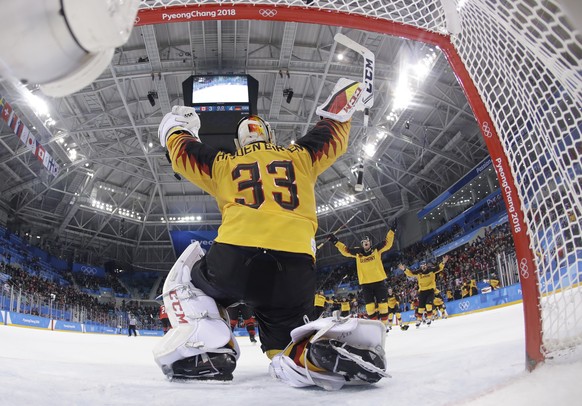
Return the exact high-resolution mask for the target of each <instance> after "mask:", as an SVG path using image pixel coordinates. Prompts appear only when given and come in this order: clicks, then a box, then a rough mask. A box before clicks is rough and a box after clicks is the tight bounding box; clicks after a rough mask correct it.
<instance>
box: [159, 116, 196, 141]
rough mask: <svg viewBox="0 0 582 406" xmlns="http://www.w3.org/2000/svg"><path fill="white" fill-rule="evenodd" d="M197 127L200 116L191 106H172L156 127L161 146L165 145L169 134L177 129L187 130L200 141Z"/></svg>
mask: <svg viewBox="0 0 582 406" xmlns="http://www.w3.org/2000/svg"><path fill="white" fill-rule="evenodd" d="M199 129H200V118H199V117H198V114H196V111H195V110H194V109H193V108H192V107H186V106H174V107H172V111H171V112H170V113H167V114H166V115H165V116H164V118H163V119H162V121H161V123H160V125H159V127H158V137H159V138H160V144H161V145H162V147H165V146H166V141H167V140H168V137H169V136H170V134H172V133H173V132H176V131H179V130H187V131H188V132H189V133H190V134H191V135H192V136H193V137H194V138H196V139H197V140H198V142H200V138H199V137H198V130H199Z"/></svg>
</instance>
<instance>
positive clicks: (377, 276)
mask: <svg viewBox="0 0 582 406" xmlns="http://www.w3.org/2000/svg"><path fill="white" fill-rule="evenodd" d="M391 228H394V227H391ZM329 238H330V240H331V242H333V243H334V245H335V246H336V248H337V249H338V250H339V252H340V254H342V255H343V256H344V257H348V258H356V271H357V272H358V282H359V284H360V286H361V287H362V292H363V295H364V301H365V302H366V313H367V315H368V318H369V319H372V320H378V319H380V320H381V321H382V323H384V325H387V324H388V298H387V287H386V271H385V270H384V265H383V264H382V253H383V252H386V251H388V250H389V249H390V248H392V243H393V242H394V231H393V230H392V229H390V230H388V233H387V234H386V238H385V239H384V240H383V241H380V242H379V243H378V244H376V245H375V246H372V242H371V241H370V238H369V237H368V236H366V237H364V238H363V239H362V245H361V247H356V248H348V247H347V246H346V245H345V244H344V243H342V242H341V241H340V240H338V238H337V237H336V236H335V234H331V235H330V236H329Z"/></svg>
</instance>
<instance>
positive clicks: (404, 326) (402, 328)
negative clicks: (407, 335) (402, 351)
mask: <svg viewBox="0 0 582 406" xmlns="http://www.w3.org/2000/svg"><path fill="white" fill-rule="evenodd" d="M409 327H410V326H409V325H408V324H401V325H400V330H402V331H406V330H408V328H409Z"/></svg>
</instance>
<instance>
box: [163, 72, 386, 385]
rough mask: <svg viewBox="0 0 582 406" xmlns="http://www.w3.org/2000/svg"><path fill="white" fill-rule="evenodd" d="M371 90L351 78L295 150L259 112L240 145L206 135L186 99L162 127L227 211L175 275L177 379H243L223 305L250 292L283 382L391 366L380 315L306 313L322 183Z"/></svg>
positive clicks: (313, 381) (376, 373)
mask: <svg viewBox="0 0 582 406" xmlns="http://www.w3.org/2000/svg"><path fill="white" fill-rule="evenodd" d="M362 88H363V86H362V84H361V83H359V82H356V81H353V80H349V79H344V78H342V79H340V80H339V81H338V83H337V84H336V85H335V87H334V88H333V90H332V91H331V95H330V96H329V98H328V99H327V100H326V101H325V102H324V103H323V104H322V105H321V106H319V107H318V109H317V111H316V112H317V114H318V115H319V116H320V117H321V119H320V120H319V121H318V122H317V123H316V124H315V126H314V127H313V128H312V129H310V130H309V131H308V133H307V134H306V135H305V136H304V137H302V138H300V139H298V140H297V141H296V143H295V144H294V145H291V146H289V147H286V148H284V147H281V146H277V145H275V144H274V136H273V132H272V130H271V128H270V125H269V123H268V122H267V121H265V120H264V119H262V118H261V117H258V116H255V115H251V116H248V117H245V118H243V119H242V120H241V121H240V122H239V125H238V128H237V129H236V134H237V139H236V143H235V144H236V145H237V148H238V150H237V152H236V153H235V154H229V153H226V152H223V151H218V150H215V149H214V148H212V147H210V146H208V145H205V144H204V143H202V142H201V140H200V138H199V137H198V130H199V128H200V120H199V118H198V116H197V115H196V112H195V111H194V109H192V108H190V107H183V106H175V107H174V108H173V109H172V112H170V113H168V114H166V116H165V117H164V118H163V120H162V122H161V123H160V126H159V137H160V142H161V144H162V146H164V147H167V149H168V153H169V156H170V159H171V162H172V168H173V170H174V171H175V172H176V173H179V174H180V175H182V177H183V178H185V179H187V180H188V181H190V182H192V183H194V184H195V185H197V186H199V187H200V188H202V189H203V190H204V191H206V192H207V193H209V194H210V195H212V196H213V197H214V198H215V199H216V201H217V203H218V206H219V208H220V210H221V213H222V224H221V226H220V228H219V230H218V236H217V237H216V239H215V241H214V243H213V244H212V246H211V248H210V249H209V250H208V252H207V253H206V254H204V252H203V251H202V249H201V248H200V245H199V244H198V243H193V244H191V245H190V246H189V247H188V248H187V249H186V250H185V251H184V252H183V253H182V255H181V256H180V258H179V259H178V260H177V261H176V263H175V264H174V266H173V267H172V269H171V271H170V273H169V274H168V277H167V278H166V281H165V283H164V287H163V300H164V305H165V307H166V311H167V313H168V316H169V318H170V321H171V324H172V327H173V328H172V329H171V330H170V331H169V332H168V333H167V334H166V335H165V336H164V337H163V339H162V340H161V341H160V342H159V344H158V345H157V346H156V347H155V349H154V351H153V353H154V359H155V361H156V363H157V364H158V365H159V366H160V368H161V369H162V371H163V373H164V374H165V375H166V376H167V377H168V378H169V379H171V380H175V379H184V380H185V379H187V380H199V379H207V380H231V379H233V371H234V370H235V368H236V363H237V360H238V358H239V354H240V348H239V347H238V345H237V342H236V339H235V337H234V336H233V334H232V332H231V329H230V324H229V318H228V315H227V314H226V312H225V311H224V309H225V308H227V307H228V306H230V305H233V304H235V303H241V302H243V303H245V304H247V305H248V306H250V307H251V308H252V310H253V312H254V314H255V317H256V321H257V324H258V327H259V339H260V342H261V349H262V351H263V352H264V353H265V354H266V355H267V356H268V357H269V358H270V359H271V364H270V368H269V370H270V374H271V375H272V376H273V377H274V378H276V379H277V380H280V381H281V382H284V383H286V384H288V385H290V386H293V387H305V386H318V387H321V388H324V389H327V390H336V389H340V388H341V387H343V386H344V385H346V384H372V383H375V382H377V381H379V380H380V379H382V378H383V377H386V376H388V374H387V373H386V358H385V353H384V340H385V334H386V333H385V328H384V325H383V324H382V323H381V322H379V321H372V320H360V319H349V318H341V317H339V316H337V315H335V316H334V317H328V318H320V319H317V320H313V321H309V320H308V319H306V318H305V315H311V314H312V310H313V295H314V293H315V289H316V286H315V285H316V276H315V251H316V248H315V247H316V244H315V238H314V236H315V232H316V230H317V217H316V213H315V207H316V203H315V193H314V184H315V181H316V179H317V176H319V175H320V174H321V173H322V172H323V171H324V170H326V169H327V168H329V166H331V165H332V164H333V162H335V160H336V159H337V158H338V157H339V156H341V155H342V154H343V153H345V151H346V149H347V145H348V139H349V133H350V127H351V118H352V115H353V114H354V112H355V111H356V109H357V108H358V107H359V103H360V98H361V95H362V93H363V91H362Z"/></svg>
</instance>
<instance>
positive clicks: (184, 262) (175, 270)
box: [153, 242, 240, 367]
mask: <svg viewBox="0 0 582 406" xmlns="http://www.w3.org/2000/svg"><path fill="white" fill-rule="evenodd" d="M203 256H204V251H202V248H200V244H199V243H198V242H195V243H192V244H190V246H188V248H186V250H184V252H183V253H182V255H180V258H178V260H177V261H176V263H175V264H174V266H173V267H172V269H171V270H170V273H169V274H168V276H167V278H166V281H165V282H164V288H163V289H164V293H163V294H162V296H163V299H164V305H165V307H166V312H167V313H168V318H169V319H170V323H171V324H172V327H173V328H172V329H171V330H170V331H169V332H168V333H167V334H166V335H165V336H164V337H163V339H162V341H160V342H159V343H158V345H156V347H155V348H154V350H153V353H154V359H155V361H156V363H157V364H158V365H160V367H161V366H162V365H171V364H172V363H173V362H175V361H177V360H180V359H184V358H187V357H191V356H194V355H198V354H202V353H205V352H213V353H217V352H226V351H230V352H233V351H234V353H235V357H236V358H237V359H238V357H239V355H240V349H239V347H238V343H237V341H236V339H235V338H234V335H233V334H232V332H231V329H230V325H229V324H227V322H226V321H225V319H224V318H223V317H222V315H221V313H220V311H219V309H218V305H217V304H216V302H215V301H214V299H213V298H211V297H210V296H208V295H206V294H205V293H204V292H203V291H201V290H200V289H197V288H196V287H195V286H194V285H192V282H191V276H190V273H191V270H192V267H193V266H194V264H195V263H196V262H197V261H198V260H200V259H201V258H202V257H203ZM227 345H228V347H229V348H225V347H227ZM231 348H232V349H231Z"/></svg>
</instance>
